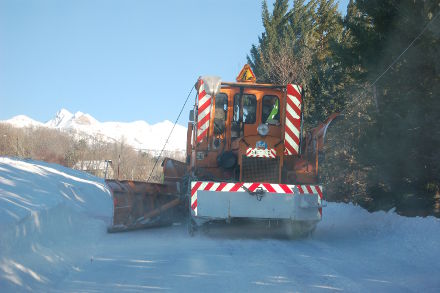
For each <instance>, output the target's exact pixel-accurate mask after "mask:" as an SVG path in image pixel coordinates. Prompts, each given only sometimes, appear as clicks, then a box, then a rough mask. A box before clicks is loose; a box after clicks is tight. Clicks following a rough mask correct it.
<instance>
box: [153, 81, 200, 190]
mask: <svg viewBox="0 0 440 293" xmlns="http://www.w3.org/2000/svg"><path fill="white" fill-rule="evenodd" d="M193 90H194V86H192V87H191V90H190V91H189V94H188V96H187V97H186V100H185V103H183V106H182V109H180V112H179V115H177V118H176V121H174V125H173V128H171V131H170V134H169V135H168V138H167V140H166V141H165V143H164V145H163V148H162V150H161V151H160V153H159V156H158V157H157V159H156V162H154V166H153V169H152V170H151V172H150V176H148V179H147V183H148V182H150V179H151V176H152V175H153V172H154V169H156V166H157V163H158V162H159V160H160V158H161V157H162V153H163V151H164V150H165V146H166V145H167V143H168V140H169V139H170V137H171V134H172V133H173V131H174V128H175V127H176V124H177V121H179V118H180V115H182V112H183V110H184V109H185V106H186V103H187V102H188V99H189V97H190V96H191V93H192V91H193Z"/></svg>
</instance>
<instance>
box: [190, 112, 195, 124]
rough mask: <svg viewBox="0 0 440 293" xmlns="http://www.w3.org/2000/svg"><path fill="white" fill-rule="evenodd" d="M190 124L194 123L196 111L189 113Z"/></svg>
mask: <svg viewBox="0 0 440 293" xmlns="http://www.w3.org/2000/svg"><path fill="white" fill-rule="evenodd" d="M189 122H194V110H190V111H189Z"/></svg>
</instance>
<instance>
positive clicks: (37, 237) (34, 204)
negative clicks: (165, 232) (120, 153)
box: [0, 157, 112, 291]
mask: <svg viewBox="0 0 440 293" xmlns="http://www.w3.org/2000/svg"><path fill="white" fill-rule="evenodd" d="M111 213H112V201H111V195H110V193H109V191H108V190H107V189H106V187H105V183H104V181H103V180H102V179H99V178H96V177H94V176H91V175H89V174H86V173H83V172H79V171H75V170H72V169H68V168H64V167H62V166H59V165H56V164H48V163H44V162H36V161H31V160H18V159H12V158H4V157H3V158H0V231H1V233H0V288H2V290H3V289H5V290H6V291H8V290H10V291H16V290H31V289H38V288H45V287H47V286H51V285H53V283H54V282H56V280H58V279H59V277H61V276H64V275H65V274H66V273H67V272H68V271H70V270H72V268H73V269H74V260H75V256H76V255H78V254H79V253H80V252H81V249H83V248H87V249H90V244H92V243H93V242H94V241H97V239H98V238H99V237H102V235H104V234H105V231H106V226H107V225H108V223H109V221H110V217H111Z"/></svg>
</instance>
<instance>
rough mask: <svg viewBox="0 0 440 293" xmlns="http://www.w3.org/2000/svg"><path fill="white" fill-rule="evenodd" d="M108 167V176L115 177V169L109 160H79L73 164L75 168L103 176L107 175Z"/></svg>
mask: <svg viewBox="0 0 440 293" xmlns="http://www.w3.org/2000/svg"><path fill="white" fill-rule="evenodd" d="M107 164H108V168H107ZM106 168H107V178H113V175H114V171H113V167H112V163H111V161H110V162H109V163H107V161H79V162H77V163H76V164H75V165H74V166H73V169H75V170H81V171H84V172H87V173H90V174H92V175H95V176H97V177H101V178H104V177H105V171H106Z"/></svg>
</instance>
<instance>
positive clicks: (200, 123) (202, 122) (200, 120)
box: [197, 79, 211, 143]
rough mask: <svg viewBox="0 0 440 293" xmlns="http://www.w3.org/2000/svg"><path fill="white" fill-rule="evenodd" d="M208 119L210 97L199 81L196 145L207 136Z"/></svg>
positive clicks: (201, 81) (209, 115) (209, 114)
mask: <svg viewBox="0 0 440 293" xmlns="http://www.w3.org/2000/svg"><path fill="white" fill-rule="evenodd" d="M210 117H211V96H210V95H208V94H207V93H206V91H205V85H204V84H203V80H201V79H200V86H199V99H198V114H197V143H199V142H201V141H202V140H203V138H205V137H206V136H207V134H208V129H209V120H210Z"/></svg>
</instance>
